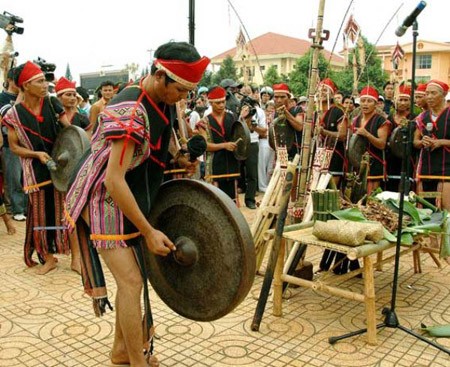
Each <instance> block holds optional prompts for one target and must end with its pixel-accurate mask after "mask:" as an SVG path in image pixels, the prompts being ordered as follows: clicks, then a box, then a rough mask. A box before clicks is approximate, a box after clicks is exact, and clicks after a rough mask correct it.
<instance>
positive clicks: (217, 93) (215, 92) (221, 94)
mask: <svg viewBox="0 0 450 367" xmlns="http://www.w3.org/2000/svg"><path fill="white" fill-rule="evenodd" d="M226 95H227V91H226V90H225V89H224V88H222V87H215V88H212V89H211V90H210V91H209V92H208V100H209V101H210V102H221V101H225V97H226Z"/></svg>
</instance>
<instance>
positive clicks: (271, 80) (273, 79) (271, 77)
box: [264, 65, 282, 86]
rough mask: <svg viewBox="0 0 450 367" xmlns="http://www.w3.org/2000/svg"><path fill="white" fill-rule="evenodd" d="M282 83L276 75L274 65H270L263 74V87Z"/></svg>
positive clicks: (276, 70)
mask: <svg viewBox="0 0 450 367" xmlns="http://www.w3.org/2000/svg"><path fill="white" fill-rule="evenodd" d="M281 81H282V79H281V77H280V75H278V69H277V67H276V66H275V65H270V67H269V68H268V69H267V71H266V72H265V74H264V85H268V86H272V85H274V84H277V83H280V82H281Z"/></svg>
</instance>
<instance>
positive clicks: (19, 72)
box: [12, 64, 25, 91]
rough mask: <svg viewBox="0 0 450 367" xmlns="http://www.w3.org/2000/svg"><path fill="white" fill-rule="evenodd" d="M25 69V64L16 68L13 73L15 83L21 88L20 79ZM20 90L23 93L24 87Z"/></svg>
mask: <svg viewBox="0 0 450 367" xmlns="http://www.w3.org/2000/svg"><path fill="white" fill-rule="evenodd" d="M24 67H25V64H20V65H19V66H16V67H15V68H14V70H13V72H12V73H13V78H12V79H13V80H14V83H16V85H17V86H19V77H20V74H21V73H22V71H23V68H24ZM20 89H21V90H22V91H23V86H22V85H21V86H20Z"/></svg>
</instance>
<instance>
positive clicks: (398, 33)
mask: <svg viewBox="0 0 450 367" xmlns="http://www.w3.org/2000/svg"><path fill="white" fill-rule="evenodd" d="M426 6H427V3H426V2H425V1H421V2H420V3H419V4H417V6H416V8H415V9H414V10H413V11H412V13H411V14H409V15H408V16H407V17H406V18H405V20H404V21H403V24H402V25H401V26H400V27H398V28H397V30H396V31H395V35H396V36H397V37H401V36H403V35H404V34H405V32H406V30H407V29H408V28H409V27H411V25H412V24H413V23H414V21H415V20H416V18H417V17H418V16H419V14H420V13H421V12H422V10H423V9H425V7H426Z"/></svg>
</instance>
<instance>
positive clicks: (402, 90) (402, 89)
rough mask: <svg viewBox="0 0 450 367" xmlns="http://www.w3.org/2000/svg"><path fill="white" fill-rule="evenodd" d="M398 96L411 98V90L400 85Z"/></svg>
mask: <svg viewBox="0 0 450 367" xmlns="http://www.w3.org/2000/svg"><path fill="white" fill-rule="evenodd" d="M398 96H399V97H410V98H411V88H410V87H408V86H406V85H401V86H400V87H398Z"/></svg>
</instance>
